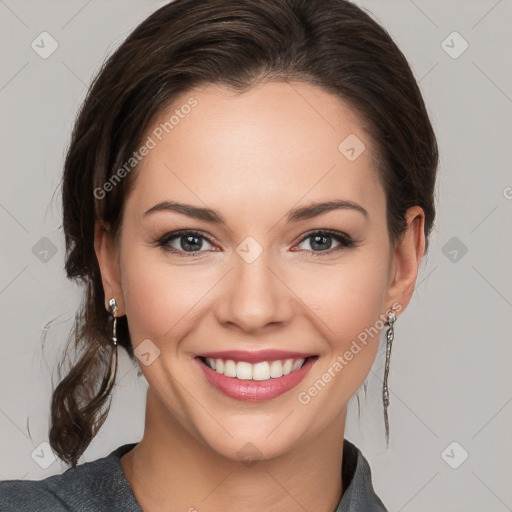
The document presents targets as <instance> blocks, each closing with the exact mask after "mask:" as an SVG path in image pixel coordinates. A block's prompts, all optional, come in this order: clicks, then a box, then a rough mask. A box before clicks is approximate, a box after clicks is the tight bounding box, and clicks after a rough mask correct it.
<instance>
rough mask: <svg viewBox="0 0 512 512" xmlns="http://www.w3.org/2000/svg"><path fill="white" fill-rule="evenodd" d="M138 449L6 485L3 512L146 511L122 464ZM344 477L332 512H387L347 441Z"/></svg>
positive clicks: (0, 490)
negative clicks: (44, 476) (134, 491)
mask: <svg viewBox="0 0 512 512" xmlns="http://www.w3.org/2000/svg"><path fill="white" fill-rule="evenodd" d="M136 444H137V443H131V444H125V445H122V446H120V447H118V448H116V449H115V450H114V451H112V452H111V453H110V454H109V455H108V456H106V457H103V458H101V459H97V460H95V461H92V462H86V463H84V464H80V465H78V466H76V467H75V468H69V469H67V470H66V471H65V472H64V473H62V474H60V475H53V476H50V477H47V478H45V479H43V480H3V481H1V482H0V512H36V511H37V512H64V511H66V512H70V511H73V512H142V509H141V507H140V505H139V504H138V503H137V500H136V499H135V496H134V494H133V492H132V489H131V487H130V484H129V483H128V481H127V480H126V478H125V476H124V473H123V469H122V467H121V462H120V458H121V457H122V456H123V455H124V454H125V453H126V452H128V451H130V450H131V449H132V448H133V447H134V446H136ZM341 476H342V481H343V488H344V492H343V496H342V498H341V501H340V502H339V504H338V506H337V508H336V510H335V511H333V512H388V511H387V509H386V508H385V507H384V505H383V504H382V501H381V500H380V499H379V497H378V496H377V495H376V494H375V492H374V490H373V486H372V481H371V471H370V466H369V464H368V462H367V460H366V459H365V458H364V457H363V455H362V453H361V452H360V450H359V449H358V448H357V447H356V446H354V445H353V444H352V443H351V442H350V441H347V440H346V439H345V441H344V443H343V467H342V475H341Z"/></svg>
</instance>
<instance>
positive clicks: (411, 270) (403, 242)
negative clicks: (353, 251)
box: [388, 206, 425, 310]
mask: <svg viewBox="0 0 512 512" xmlns="http://www.w3.org/2000/svg"><path fill="white" fill-rule="evenodd" d="M405 219H406V222H407V229H406V231H405V232H404V234H403V236H402V238H401V239H400V240H399V242H397V245H396V247H395V249H394V251H393V267H394V280H393V282H392V283H391V284H390V288H389V291H388V301H389V303H390V304H391V303H394V302H398V303H399V304H400V305H401V307H402V310H403V309H405V308H406V307H407V305H408V304H409V301H410V300H411V297H412V294H413V293H414V287H415V285H416V279H417V277H418V270H419V266H420V264H421V260H422V258H423V255H424V253H425V213H424V212H423V209H422V208H421V207H419V206H414V207H412V208H409V209H408V210H407V212H406V216H405Z"/></svg>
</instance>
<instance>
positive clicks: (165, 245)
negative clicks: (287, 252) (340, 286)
mask: <svg viewBox="0 0 512 512" xmlns="http://www.w3.org/2000/svg"><path fill="white" fill-rule="evenodd" d="M185 235H192V236H195V237H197V238H203V239H205V240H206V241H207V242H208V243H209V244H212V245H215V243H214V242H213V240H211V239H210V238H209V237H207V236H206V235H204V234H203V233H201V232H200V231H195V230H190V229H182V230H179V231H173V232H171V233H166V234H165V235H164V236H162V237H161V238H159V239H158V240H157V241H156V243H155V245H154V247H160V248H162V249H163V250H164V251H166V252H169V253H171V254H176V255H178V256H180V257H183V258H197V257H198V256H197V255H198V254H199V253H201V252H203V251H202V250H201V251H192V252H186V251H182V250H178V249H175V248H174V247H171V246H170V245H169V242H171V241H172V240H174V239H175V238H179V237H182V236H185ZM322 235H327V236H329V237H331V238H334V239H335V240H336V241H337V242H339V243H340V246H339V247H337V248H334V249H328V250H326V251H311V250H307V249H298V250H297V252H304V251H305V252H307V253H310V254H309V257H313V258H317V257H318V256H323V255H326V254H332V253H334V252H337V251H341V250H342V249H344V248H350V247H355V246H356V245H357V243H356V242H355V241H354V240H352V239H351V238H350V237H349V236H348V235H345V234H344V233H340V232H339V231H333V230H330V229H323V230H317V231H310V232H309V233H306V234H305V235H304V236H303V237H302V238H301V239H300V240H299V241H298V242H297V243H298V244H301V243H302V242H304V241H306V240H307V239H308V238H312V237H314V236H322Z"/></svg>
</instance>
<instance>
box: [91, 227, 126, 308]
mask: <svg viewBox="0 0 512 512" xmlns="http://www.w3.org/2000/svg"><path fill="white" fill-rule="evenodd" d="M94 251H95V252H96V258H97V259H98V264H99V267H100V272H101V281H102V283H103V291H104V293H105V308H106V309H107V311H108V310H109V308H108V301H109V300H110V299H112V298H114V299H116V302H117V308H118V310H117V311H118V313H117V316H118V317H119V316H123V315H124V314H125V308H124V298H123V291H122V287H121V275H120V272H119V258H118V248H117V246H116V244H115V243H114V241H113V240H112V237H111V235H110V231H109V228H108V226H107V225H106V224H105V223H104V222H103V221H101V220H97V221H96V223H95V226H94Z"/></svg>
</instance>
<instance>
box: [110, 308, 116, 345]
mask: <svg viewBox="0 0 512 512" xmlns="http://www.w3.org/2000/svg"><path fill="white" fill-rule="evenodd" d="M108 308H109V310H110V313H111V314H112V316H113V318H114V321H113V324H112V343H113V344H114V345H115V346H116V347H117V317H116V315H117V302H116V299H110V300H109V301H108Z"/></svg>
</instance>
